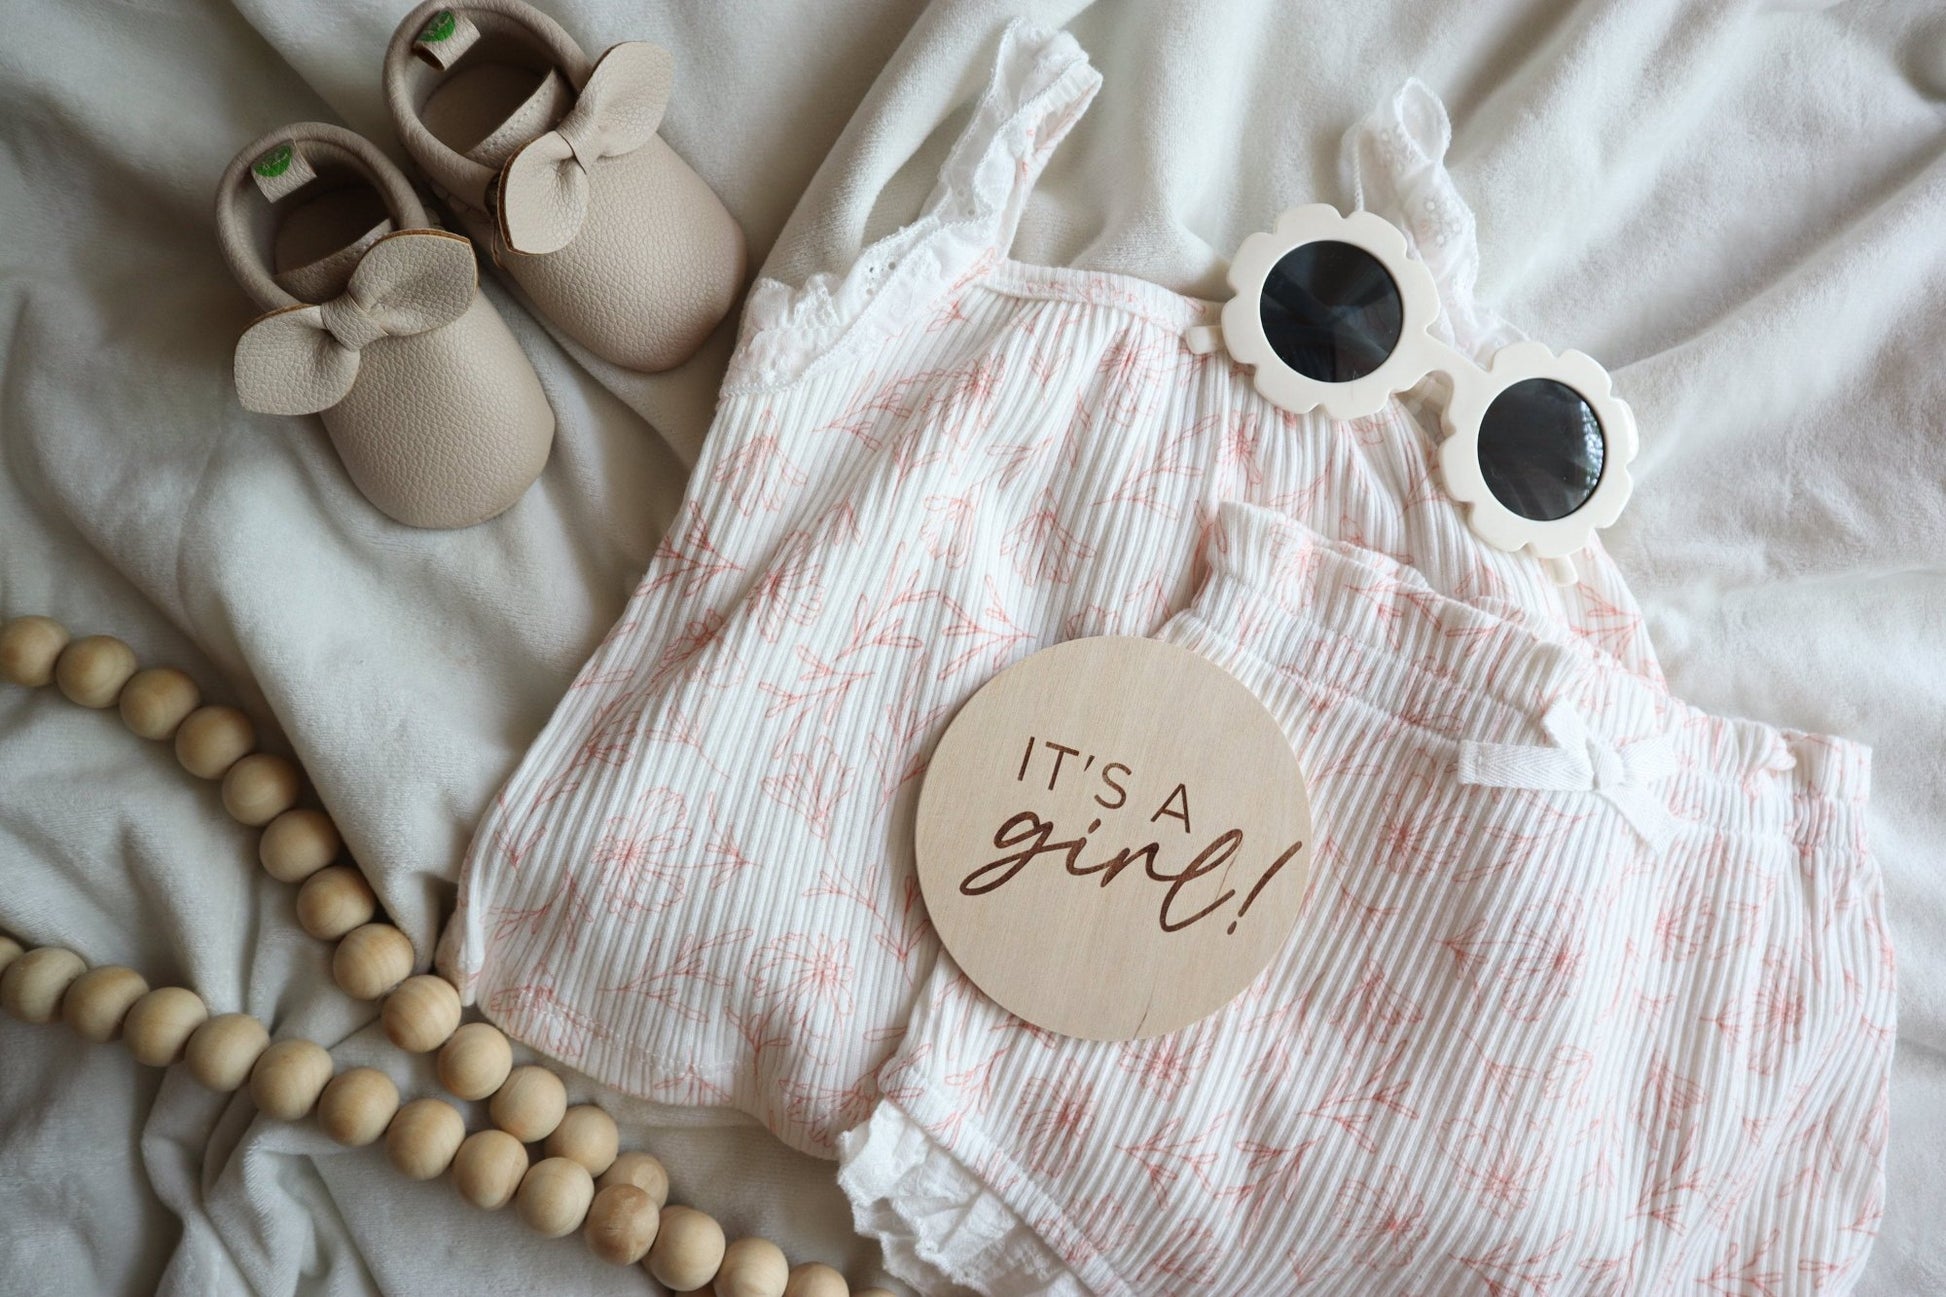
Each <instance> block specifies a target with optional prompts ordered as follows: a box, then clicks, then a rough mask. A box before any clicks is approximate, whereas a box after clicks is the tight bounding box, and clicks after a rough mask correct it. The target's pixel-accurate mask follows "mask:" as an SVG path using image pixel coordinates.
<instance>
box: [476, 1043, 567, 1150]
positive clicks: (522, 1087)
mask: <svg viewBox="0 0 1946 1297" xmlns="http://www.w3.org/2000/svg"><path fill="white" fill-rule="evenodd" d="M487 1111H488V1112H489V1113H491V1114H492V1116H493V1124H494V1125H496V1126H498V1127H499V1128H500V1129H502V1130H504V1131H506V1132H507V1133H508V1134H509V1135H512V1136H513V1137H514V1138H515V1139H517V1140H519V1141H520V1142H521V1143H523V1144H537V1143H539V1142H540V1141H541V1140H544V1139H546V1138H547V1137H548V1136H549V1135H551V1134H553V1133H554V1128H555V1127H556V1126H558V1125H560V1124H561V1118H562V1117H564V1116H565V1115H567V1111H568V1088H567V1086H565V1085H563V1084H562V1083H561V1078H560V1077H558V1076H556V1075H554V1073H552V1072H550V1071H548V1070H547V1069H546V1068H544V1067H540V1066H538V1065H536V1064H533V1063H527V1064H523V1065H522V1066H520V1067H516V1068H515V1069H514V1070H513V1071H512V1072H510V1073H509V1074H508V1075H507V1079H506V1081H505V1083H503V1084H502V1085H501V1087H500V1088H499V1089H498V1090H495V1091H494V1092H493V1099H492V1101H491V1102H490V1103H489V1104H488V1105H487Z"/></svg>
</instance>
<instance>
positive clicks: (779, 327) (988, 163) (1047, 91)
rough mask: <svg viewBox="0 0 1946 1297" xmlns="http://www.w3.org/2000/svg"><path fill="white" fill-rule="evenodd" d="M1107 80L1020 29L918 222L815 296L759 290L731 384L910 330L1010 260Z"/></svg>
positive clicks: (814, 289) (809, 291) (1036, 31)
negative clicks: (1053, 159) (1056, 155)
mask: <svg viewBox="0 0 1946 1297" xmlns="http://www.w3.org/2000/svg"><path fill="white" fill-rule="evenodd" d="M1100 85H1101V76H1100V74H1099V73H1097V72H1096V71H1095V70H1094V68H1093V67H1092V66H1090V64H1089V63H1088V56H1087V55H1086V54H1085V53H1083V52H1082V49H1081V47H1080V46H1079V45H1078V44H1076V43H1075V40H1074V38H1073V37H1072V36H1070V35H1068V34H1067V33H1066V32H1059V31H1050V30H1047V29H1044V28H1037V27H1032V26H1029V25H1027V24H1026V23H1024V22H1021V21H1019V20H1016V21H1014V22H1012V23H1010V24H1009V25H1008V26H1007V28H1006V30H1005V31H1004V32H1003V33H1002V34H1001V38H1000V47H999V52H998V54H997V55H996V57H995V59H994V63H993V71H992V74H991V76H990V77H989V78H988V80H987V84H986V89H985V91H984V92H983V93H982V94H981V96H980V99H979V101H978V102H977V103H976V104H975V105H974V109H973V115H972V118H971V120H970V121H968V123H967V125H966V129H965V130H964V131H963V132H962V133H961V135H960V136H959V139H958V140H957V141H956V142H955V143H954V145H953V147H952V150H951V152H950V153H949V154H948V155H947V159H946V163H945V165H944V166H943V167H942V168H941V171H940V175H939V180H938V183H937V184H936V185H935V186H934V187H933V191H932V194H931V196H930V197H929V198H928V199H927V200H926V203H925V207H924V208H923V210H922V211H921V213H920V216H919V218H918V219H917V220H915V221H913V222H912V223H911V224H910V225H906V226H904V227H902V228H901V229H899V230H897V231H895V232H894V233H892V234H889V235H887V236H886V237H884V238H882V239H879V240H878V241H877V242H875V243H872V244H870V245H869V246H867V247H865V248H864V249H863V250H862V251H861V252H860V253H859V254H858V256H857V257H856V258H855V259H854V260H853V261H852V262H851V264H850V266H849V267H848V268H847V269H845V270H843V271H840V272H838V273H835V274H830V273H827V274H819V275H814V276H812V277H811V278H810V279H809V280H807V281H806V282H805V284H804V286H803V287H801V288H792V287H790V286H788V285H786V284H783V283H780V282H778V281H777V280H774V279H760V280H758V281H757V283H756V284H754V285H753V286H752V287H751V290H750V298H749V301H748V303H747V305H746V306H745V309H744V320H743V335H742V339H741V341H740V342H739V344H738V348H737V355H736V358H735V359H734V360H733V361H732V362H731V369H730V375H729V379H728V383H729V385H732V386H746V387H748V386H772V385H776V384H778V383H784V382H789V381H791V380H792V379H795V378H797V377H799V376H801V375H803V374H805V373H808V372H809V371H810V370H811V369H812V368H813V367H814V366H817V365H819V364H821V363H823V362H825V361H826V360H827V359H829V358H831V357H834V356H836V355H839V354H843V353H847V352H850V351H852V350H854V349H856V348H859V347H869V346H871V345H873V344H875V343H879V342H883V341H884V340H885V339H886V338H889V337H891V336H894V335H896V334H897V333H899V332H900V331H901V330H902V329H903V328H904V327H905V326H906V325H907V324H908V323H910V322H911V321H912V320H913V319H914V318H916V317H918V316H920V315H922V314H924V313H925V312H926V311H927V310H929V309H931V308H932V307H933V306H934V305H935V304H936V303H937V302H938V301H939V300H940V299H942V298H943V297H944V296H946V294H947V293H948V292H949V290H951V289H952V288H953V287H954V286H955V285H957V284H960V283H962V282H963V281H965V280H966V279H967V278H968V277H969V276H972V275H977V274H980V273H983V272H984V270H985V269H986V268H987V267H989V266H991V265H992V264H993V263H995V262H996V261H998V260H999V259H1000V257H1002V256H1003V255H1004V254H1005V252H1006V250H1007V248H1008V247H1009V245H1011V244H1012V242H1013V237H1014V228H1015V226H1016V225H1018V224H1019V222H1020V214H1021V211H1022V209H1023V208H1024V207H1025V206H1026V202H1027V196H1028V194H1029V193H1030V192H1031V191H1032V189H1033V187H1034V182H1035V180H1037V179H1038V178H1039V176H1040V173H1041V170H1042V168H1043V167H1045V166H1046V164H1047V159H1048V156H1049V155H1050V154H1051V153H1052V152H1053V151H1054V147H1055V145H1057V144H1059V143H1060V142H1061V139H1062V138H1063V137H1064V136H1065V135H1066V134H1067V133H1068V131H1069V129H1070V128H1072V127H1073V125H1074V123H1075V122H1076V121H1077V120H1079V119H1080V117H1081V114H1082V113H1083V112H1084V111H1086V109H1087V107H1088V104H1089V102H1090V101H1091V100H1092V99H1093V98H1094V95H1095V91H1096V89H1097V88H1099V86H1100Z"/></svg>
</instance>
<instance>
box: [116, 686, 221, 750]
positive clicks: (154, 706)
mask: <svg viewBox="0 0 1946 1297" xmlns="http://www.w3.org/2000/svg"><path fill="white" fill-rule="evenodd" d="M202 701H203V693H202V690H200V689H198V688H197V687H196V682H195V681H194V680H191V679H190V678H189V677H188V676H187V675H185V674H183V673H182V672H181V671H178V670H176V669H175V668H174V667H150V668H149V669H148V670H146V671H137V672H136V673H135V674H134V675H133V676H131V677H130V678H129V682H128V683H127V684H125V685H123V686H122V699H121V708H122V724H124V725H126V726H128V730H129V733H131V734H133V735H135V736H136V737H137V738H142V739H153V740H155V741H156V742H158V743H159V742H161V741H162V740H164V739H171V738H174V737H175V735H176V730H177V728H178V727H179V726H181V724H182V723H183V721H184V720H185V719H187V718H188V716H189V713H191V712H193V711H195V710H196V708H197V705H198V704H200V703H201V702H202Z"/></svg>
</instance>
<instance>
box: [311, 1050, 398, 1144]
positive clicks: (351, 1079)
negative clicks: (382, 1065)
mask: <svg viewBox="0 0 1946 1297" xmlns="http://www.w3.org/2000/svg"><path fill="white" fill-rule="evenodd" d="M398 1110H399V1087H398V1086H396V1085H394V1084H393V1083H392V1078H391V1077H389V1076H387V1075H386V1074H385V1073H383V1072H381V1071H379V1070H378V1069H377V1068H375V1067H354V1068H352V1069H351V1070H350V1071H347V1072H340V1073H338V1075H336V1076H334V1077H332V1078H331V1081H330V1083H329V1084H327V1085H326V1086H325V1087H324V1093H323V1094H321V1095H319V1096H318V1129H320V1130H322V1131H323V1132H324V1133H325V1134H326V1135H327V1136H329V1137H330V1138H331V1139H333V1140H336V1141H337V1142H338V1143H340V1144H343V1145H345V1146H347V1147H349V1148H363V1147H364V1146H365V1145H367V1144H370V1143H372V1142H374V1141H375V1140H377V1139H378V1137H379V1136H381V1135H383V1134H384V1133H385V1128H386V1127H387V1126H389V1125H391V1123H392V1118H393V1116H394V1115H395V1114H396V1113H397V1112H398Z"/></svg>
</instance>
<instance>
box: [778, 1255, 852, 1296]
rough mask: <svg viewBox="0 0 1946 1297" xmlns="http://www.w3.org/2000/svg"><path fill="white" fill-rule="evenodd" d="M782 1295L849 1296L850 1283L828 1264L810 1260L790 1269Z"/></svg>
mask: <svg viewBox="0 0 1946 1297" xmlns="http://www.w3.org/2000/svg"><path fill="white" fill-rule="evenodd" d="M784 1297H851V1285H850V1284H848V1283H846V1282H845V1277H844V1276H843V1275H841V1274H839V1273H838V1272H837V1271H836V1270H833V1269H832V1268H831V1267H830V1266H828V1265H819V1264H818V1263H817V1262H816V1261H811V1262H808V1263H806V1264H804V1265H801V1266H799V1267H797V1269H795V1270H793V1271H791V1277H790V1279H789V1280H788V1281H787V1282H786V1283H785V1284H784Z"/></svg>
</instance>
